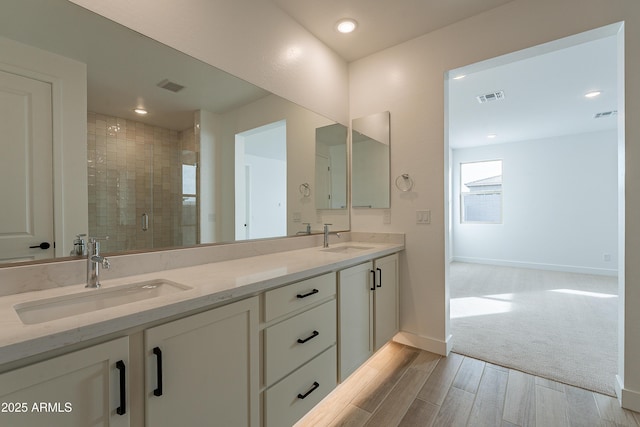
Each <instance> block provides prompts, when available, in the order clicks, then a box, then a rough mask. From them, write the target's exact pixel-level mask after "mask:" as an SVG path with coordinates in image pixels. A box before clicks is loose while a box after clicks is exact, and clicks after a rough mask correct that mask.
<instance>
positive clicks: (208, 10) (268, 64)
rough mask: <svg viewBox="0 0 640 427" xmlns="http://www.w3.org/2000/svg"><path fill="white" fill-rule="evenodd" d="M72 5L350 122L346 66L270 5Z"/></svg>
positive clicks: (117, 0) (232, 0)
mask: <svg viewBox="0 0 640 427" xmlns="http://www.w3.org/2000/svg"><path fill="white" fill-rule="evenodd" d="M70 1H72V2H73V3H76V4H78V5H80V6H83V7H85V8H87V9H89V10H92V11H94V12H96V13H99V14H100V15H103V16H105V17H107V18H109V19H111V20H113V21H115V22H118V23H121V24H123V25H125V26H127V27H129V28H131V29H133V30H136V31H138V32H139V33H142V34H144V35H146V36H149V37H151V38H153V39H155V40H157V41H159V42H162V43H164V44H166V45H168V46H171V47H173V48H176V49H178V50H180V51H182V52H185V53H187V54H189V55H191V56H193V57H194V58H197V59H200V60H202V61H204V62H206V63H208V64H211V65H213V66H215V67H218V68H220V69H221V70H224V71H226V72H228V73H231V74H233V75H234V76H237V77H239V78H241V79H244V80H246V81H248V82H250V83H253V84H255V85H257V86H260V87H261V88H263V89H266V90H268V91H271V92H273V93H275V94H277V95H280V96H282V97H284V98H286V99H289V100H290V101H293V102H296V103H298V104H300V105H303V106H305V107H306V108H309V109H311V110H312V111H315V112H317V113H320V114H322V115H324V116H327V117H329V118H331V119H333V120H335V121H338V122H341V123H348V105H349V104H348V92H349V87H348V75H347V73H348V72H347V64H346V62H345V61H344V60H343V59H342V58H340V57H339V56H338V55H337V54H336V53H335V52H333V51H332V50H331V49H329V48H328V47H327V46H325V45H324V44H323V43H321V42H320V41H319V40H318V39H316V38H315V37H314V36H313V35H311V33H309V32H308V31H307V30H305V29H304V28H303V27H301V26H300V25H299V24H298V23H297V22H296V21H294V20H293V19H291V17H289V16H288V15H287V14H286V13H285V12H283V11H282V10H281V9H280V8H279V7H278V6H276V5H275V3H273V2H271V1H252V0H180V1H162V2H158V1H157V0H135V1H133V0H109V1H103V0H70Z"/></svg>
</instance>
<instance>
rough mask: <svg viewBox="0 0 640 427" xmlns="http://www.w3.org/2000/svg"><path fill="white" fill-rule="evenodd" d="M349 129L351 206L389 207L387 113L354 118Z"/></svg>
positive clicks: (388, 135)
mask: <svg viewBox="0 0 640 427" xmlns="http://www.w3.org/2000/svg"><path fill="white" fill-rule="evenodd" d="M351 128H352V132H351V144H352V154H351V156H352V166H351V168H352V169H351V191H352V198H353V202H352V203H353V207H354V208H374V209H375V208H385V209H386V208H389V207H390V203H391V202H390V191H389V188H390V175H389V174H390V170H389V168H390V150H389V145H390V134H389V112H388V111H385V112H383V113H377V114H370V115H368V116H365V117H360V118H358V119H353V120H352V121H351Z"/></svg>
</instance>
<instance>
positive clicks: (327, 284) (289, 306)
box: [264, 273, 336, 322]
mask: <svg viewBox="0 0 640 427" xmlns="http://www.w3.org/2000/svg"><path fill="white" fill-rule="evenodd" d="M335 293H336V274H335V273H327V274H324V275H322V276H317V277H312V278H311V279H307V280H303V281H301V282H297V283H292V284H290V285H287V286H283V287H281V288H278V289H274V290H272V291H268V292H265V295H264V321H265V322H269V321H271V320H273V319H275V318H277V317H280V316H283V315H285V314H287V313H291V312H292V311H295V310H297V309H299V308H301V307H305V306H307V305H310V304H313V303H315V302H316V301H320V300H321V299H323V298H326V297H329V296H331V295H335Z"/></svg>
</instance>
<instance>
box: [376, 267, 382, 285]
mask: <svg viewBox="0 0 640 427" xmlns="http://www.w3.org/2000/svg"><path fill="white" fill-rule="evenodd" d="M376 270H378V275H379V276H380V278H379V279H378V287H379V288H381V287H382V269H381V268H380V267H378V268H376Z"/></svg>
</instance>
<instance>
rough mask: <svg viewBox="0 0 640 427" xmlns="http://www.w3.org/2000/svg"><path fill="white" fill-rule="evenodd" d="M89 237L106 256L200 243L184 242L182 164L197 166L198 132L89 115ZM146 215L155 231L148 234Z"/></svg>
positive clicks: (151, 230)
mask: <svg viewBox="0 0 640 427" xmlns="http://www.w3.org/2000/svg"><path fill="white" fill-rule="evenodd" d="M87 133H88V135H87V144H88V180H89V182H88V184H89V234H90V235H91V236H97V237H104V236H109V240H106V241H103V242H102V251H104V252H114V251H124V250H140V249H150V248H166V247H174V246H182V245H183V244H185V243H186V244H194V243H197V242H195V241H193V242H185V241H183V238H182V211H183V207H182V204H183V203H182V164H183V159H186V161H197V145H198V144H197V143H196V141H195V136H194V132H193V129H189V130H187V131H184V132H178V131H174V130H169V129H163V128H160V127H155V126H149V125H145V124H143V123H140V122H135V121H131V120H125V119H121V118H116V117H109V116H105V115H101V114H96V113H92V112H89V113H88V114H87ZM143 214H147V215H148V216H149V221H148V223H149V227H148V229H147V230H144V229H143Z"/></svg>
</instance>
